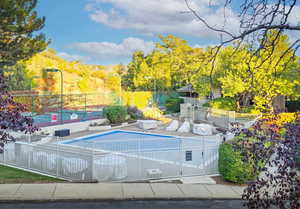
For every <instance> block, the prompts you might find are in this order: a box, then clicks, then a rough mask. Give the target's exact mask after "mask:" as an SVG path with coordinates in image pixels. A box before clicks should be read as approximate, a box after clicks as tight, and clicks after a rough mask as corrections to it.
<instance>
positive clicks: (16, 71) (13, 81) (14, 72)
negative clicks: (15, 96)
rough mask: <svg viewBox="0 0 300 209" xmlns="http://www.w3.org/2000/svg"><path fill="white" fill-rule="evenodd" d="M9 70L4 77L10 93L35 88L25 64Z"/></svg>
mask: <svg viewBox="0 0 300 209" xmlns="http://www.w3.org/2000/svg"><path fill="white" fill-rule="evenodd" d="M8 70H9V71H7V72H6V73H5V74H4V75H5V77H6V78H7V82H8V88H9V91H19V90H21V91H24V90H31V88H32V87H33V86H34V83H33V79H32V76H31V75H30V73H29V72H28V71H27V70H26V69H25V66H24V65H23V64H16V65H14V66H12V67H9V68H8Z"/></svg>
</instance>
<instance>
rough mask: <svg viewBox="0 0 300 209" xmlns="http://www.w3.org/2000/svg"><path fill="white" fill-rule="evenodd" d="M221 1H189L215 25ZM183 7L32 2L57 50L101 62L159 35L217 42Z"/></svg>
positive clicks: (176, 2)
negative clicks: (36, 4)
mask: <svg viewBox="0 0 300 209" xmlns="http://www.w3.org/2000/svg"><path fill="white" fill-rule="evenodd" d="M222 1H223V0H216V1H210V0H195V1H192V2H193V3H192V6H193V8H195V9H196V10H197V11H198V12H199V14H201V16H202V17H204V18H205V19H207V20H208V22H209V23H210V24H212V25H214V26H220V25H224V24H223V23H224V21H223V11H221V5H222ZM211 2H214V4H213V5H212V3H211ZM185 11H187V8H186V5H185V3H184V0H40V1H39V3H38V6H37V12H38V14H39V15H40V16H45V17H46V25H45V27H44V29H43V30H42V31H43V32H44V33H45V34H46V36H47V37H48V38H50V39H51V44H50V46H49V47H51V48H54V49H55V50H56V51H57V53H58V55H60V56H61V57H63V58H65V59H68V60H80V61H82V62H84V63H89V64H105V65H106V64H117V63H124V64H127V63H128V62H129V61H130V57H131V54H132V53H133V51H135V50H143V51H144V52H145V53H148V52H149V51H151V50H152V49H153V47H154V43H155V42H157V41H158V38H157V36H158V35H159V34H164V35H166V34H174V35H176V36H179V37H181V38H183V39H186V40H188V42H189V43H190V45H192V46H200V47H201V46H207V45H209V44H214V43H217V38H218V37H217V34H215V33H214V32H212V31H210V30H208V29H207V28H206V27H205V26H204V25H202V24H201V23H200V22H199V21H197V20H196V19H195V17H194V16H193V15H192V14H190V13H186V12H185ZM299 18H300V17H299ZM295 19H297V18H295ZM226 23H227V24H225V27H226V29H228V30H230V31H235V30H236V29H237V28H238V26H239V21H238V17H237V14H236V12H234V11H232V10H230V9H229V10H228V11H227V22H226Z"/></svg>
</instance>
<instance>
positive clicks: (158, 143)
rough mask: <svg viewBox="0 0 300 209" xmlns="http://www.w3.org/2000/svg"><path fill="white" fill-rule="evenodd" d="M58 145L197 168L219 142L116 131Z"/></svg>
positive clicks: (198, 138)
mask: <svg viewBox="0 0 300 209" xmlns="http://www.w3.org/2000/svg"><path fill="white" fill-rule="evenodd" d="M60 143H61V144H64V145H67V146H68V145H69V146H75V147H81V148H88V149H92V150H98V151H109V152H114V153H116V152H117V153H127V154H130V155H131V156H133V155H135V156H139V157H144V158H149V159H150V158H151V159H155V160H161V161H167V162H174V163H177V162H184V163H185V164H189V165H200V164H203V163H204V162H205V161H206V160H207V159H208V158H211V156H212V154H215V153H216V149H217V147H218V144H219V141H216V140H212V139H210V138H204V137H201V136H199V137H197V138H179V137H176V136H167V135H159V134H151V133H143V132H134V131H123V130H115V131H108V132H104V133H100V134H96V135H91V136H87V137H81V138H77V139H71V140H65V141H62V142H60ZM212 148H213V149H212Z"/></svg>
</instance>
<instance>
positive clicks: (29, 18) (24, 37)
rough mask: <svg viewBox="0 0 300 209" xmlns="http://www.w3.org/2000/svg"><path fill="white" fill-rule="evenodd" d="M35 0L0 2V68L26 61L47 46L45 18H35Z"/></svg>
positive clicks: (4, 0)
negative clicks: (41, 32) (42, 31)
mask: <svg viewBox="0 0 300 209" xmlns="http://www.w3.org/2000/svg"><path fill="white" fill-rule="evenodd" d="M36 4H37V0H1V3H0V68H2V67H4V66H11V65H14V64H16V63H17V61H19V60H24V59H28V58H30V57H31V56H33V55H34V54H36V53H37V52H41V51H43V50H44V49H45V48H46V47H47V45H48V43H49V42H48V41H46V39H45V36H44V34H37V35H35V32H37V31H39V30H40V29H42V28H43V27H44V22H45V18H44V17H43V18H39V17H37V13H36V11H34V10H33V9H34V8H35V7H36Z"/></svg>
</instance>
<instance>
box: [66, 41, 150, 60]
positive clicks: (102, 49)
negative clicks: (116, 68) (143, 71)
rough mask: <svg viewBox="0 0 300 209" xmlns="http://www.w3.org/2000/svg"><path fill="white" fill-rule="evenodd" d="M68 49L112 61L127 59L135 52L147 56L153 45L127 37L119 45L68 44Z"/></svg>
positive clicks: (104, 43)
mask: <svg viewBox="0 0 300 209" xmlns="http://www.w3.org/2000/svg"><path fill="white" fill-rule="evenodd" d="M68 47H69V48H71V49H75V50H78V51H80V52H82V53H86V54H88V55H90V56H91V57H93V58H96V59H107V58H109V59H113V58H128V57H130V56H131V55H132V53H133V52H134V51H136V50H141V51H144V52H145V54H147V53H149V52H150V51H151V50H152V49H153V48H154V43H153V42H151V41H150V42H146V41H144V40H142V39H139V38H133V37H129V38H126V39H124V40H123V41H122V43H119V44H117V43H113V42H78V43H73V44H70V45H69V46H68Z"/></svg>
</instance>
